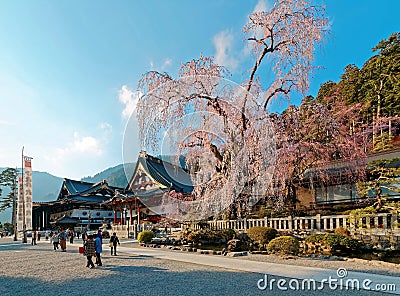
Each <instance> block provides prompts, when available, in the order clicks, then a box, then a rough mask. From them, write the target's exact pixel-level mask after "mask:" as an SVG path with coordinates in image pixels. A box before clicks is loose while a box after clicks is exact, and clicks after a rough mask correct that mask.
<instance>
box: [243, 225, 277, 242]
mask: <svg viewBox="0 0 400 296" xmlns="http://www.w3.org/2000/svg"><path fill="white" fill-rule="evenodd" d="M277 233H278V232H277V231H276V229H274V228H271V227H264V226H255V227H251V228H250V229H249V230H247V235H248V237H250V238H251V239H252V240H253V241H255V242H258V243H259V244H261V245H264V244H267V243H268V242H269V241H271V240H272V239H274V238H275V237H276V235H277Z"/></svg>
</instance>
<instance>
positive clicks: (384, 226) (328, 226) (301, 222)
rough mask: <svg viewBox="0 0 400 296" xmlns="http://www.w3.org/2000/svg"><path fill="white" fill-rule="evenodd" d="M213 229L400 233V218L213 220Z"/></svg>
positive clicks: (377, 215)
mask: <svg viewBox="0 0 400 296" xmlns="http://www.w3.org/2000/svg"><path fill="white" fill-rule="evenodd" d="M207 223H208V225H209V227H210V228H212V229H228V228H231V229H235V230H238V231H244V232H246V231H247V229H249V228H251V227H254V226H267V227H272V228H275V229H277V230H281V231H293V230H308V231H311V232H312V231H333V230H335V229H336V228H338V227H343V228H345V229H348V230H349V231H350V232H356V231H362V230H365V229H367V230H372V229H374V230H380V231H383V232H387V231H396V232H397V231H400V230H399V217H398V215H397V214H391V213H380V214H375V215H371V216H367V217H362V218H360V219H359V220H358V221H355V219H354V217H352V216H350V215H330V216H322V215H315V216H308V217H291V216H289V217H283V218H267V217H265V218H264V219H238V220H212V221H208V222H207ZM192 227H193V228H194V229H200V228H201V226H200V224H198V223H193V224H192Z"/></svg>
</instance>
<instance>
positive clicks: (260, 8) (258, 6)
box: [253, 0, 267, 13]
mask: <svg viewBox="0 0 400 296" xmlns="http://www.w3.org/2000/svg"><path fill="white" fill-rule="evenodd" d="M259 11H267V2H266V1H265V0H259V1H258V3H257V4H256V6H255V7H254V9H253V13H254V12H259Z"/></svg>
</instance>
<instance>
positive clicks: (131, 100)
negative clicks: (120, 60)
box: [119, 85, 140, 119]
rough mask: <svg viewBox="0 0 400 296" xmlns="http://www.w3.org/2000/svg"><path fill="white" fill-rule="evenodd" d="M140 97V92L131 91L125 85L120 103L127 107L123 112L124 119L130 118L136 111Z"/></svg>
mask: <svg viewBox="0 0 400 296" xmlns="http://www.w3.org/2000/svg"><path fill="white" fill-rule="evenodd" d="M139 97H140V93H139V92H134V91H132V90H130V89H129V88H128V87H127V86H126V85H123V86H122V87H121V89H120V91H119V101H120V102H121V103H122V104H124V105H125V108H124V110H123V111H122V117H123V118H126V119H127V118H129V117H130V116H131V114H132V113H133V112H135V110H136V105H137V103H138V100H139Z"/></svg>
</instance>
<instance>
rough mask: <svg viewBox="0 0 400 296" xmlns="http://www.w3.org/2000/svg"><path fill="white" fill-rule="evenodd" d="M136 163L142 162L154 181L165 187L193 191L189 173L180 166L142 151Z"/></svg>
mask: <svg viewBox="0 0 400 296" xmlns="http://www.w3.org/2000/svg"><path fill="white" fill-rule="evenodd" d="M138 163H141V164H142V166H143V168H144V169H145V170H146V173H147V174H149V175H150V176H151V177H152V178H153V179H154V180H155V181H157V182H158V183H160V184H162V185H164V186H166V187H167V188H170V189H174V190H175V191H177V192H182V193H191V192H192V191H193V184H192V180H191V178H190V175H189V173H187V172H186V171H185V170H184V169H183V168H181V167H180V166H177V165H174V164H171V163H169V162H167V161H163V160H161V159H159V158H157V157H154V156H151V155H148V154H147V153H143V152H142V153H141V154H140V156H139V159H138ZM134 175H135V174H134Z"/></svg>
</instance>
